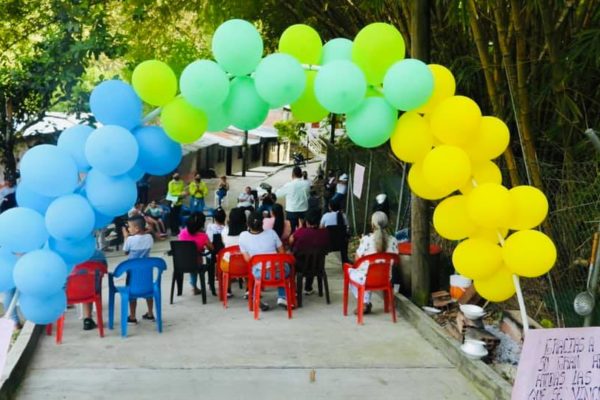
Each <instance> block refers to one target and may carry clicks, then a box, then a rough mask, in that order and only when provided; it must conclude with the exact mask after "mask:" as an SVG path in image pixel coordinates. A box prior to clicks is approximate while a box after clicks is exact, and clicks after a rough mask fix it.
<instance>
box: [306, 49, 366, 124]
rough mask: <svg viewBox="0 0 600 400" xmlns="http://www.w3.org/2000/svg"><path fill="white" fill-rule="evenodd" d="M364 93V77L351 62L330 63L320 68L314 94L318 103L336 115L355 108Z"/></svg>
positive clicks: (363, 96) (338, 61) (337, 61)
mask: <svg viewBox="0 0 600 400" xmlns="http://www.w3.org/2000/svg"><path fill="white" fill-rule="evenodd" d="M366 92H367V82H366V81H365V75H364V74H363V73H362V71H361V70H360V68H358V67H357V66H356V65H355V64H354V63H352V62H351V61H347V60H336V61H332V62H330V63H329V64H327V65H325V66H323V67H321V69H320V70H319V72H318V73H317V78H316V79H315V94H316V95H317V99H318V100H319V103H321V105H323V106H324V107H325V108H326V109H328V110H329V111H331V112H333V113H336V114H344V113H348V112H350V111H352V110H354V109H355V108H357V107H358V106H359V105H360V103H361V102H362V101H363V99H364V98H365V94H366Z"/></svg>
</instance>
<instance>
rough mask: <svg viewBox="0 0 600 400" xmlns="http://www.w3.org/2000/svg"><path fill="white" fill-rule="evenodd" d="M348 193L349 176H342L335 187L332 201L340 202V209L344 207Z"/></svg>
mask: <svg viewBox="0 0 600 400" xmlns="http://www.w3.org/2000/svg"><path fill="white" fill-rule="evenodd" d="M347 192H348V175H346V174H342V175H340V178H339V179H338V182H337V184H336V185H335V194H334V195H333V197H332V198H331V200H332V201H335V202H338V203H339V204H340V207H341V206H343V205H344V200H346V193H347Z"/></svg>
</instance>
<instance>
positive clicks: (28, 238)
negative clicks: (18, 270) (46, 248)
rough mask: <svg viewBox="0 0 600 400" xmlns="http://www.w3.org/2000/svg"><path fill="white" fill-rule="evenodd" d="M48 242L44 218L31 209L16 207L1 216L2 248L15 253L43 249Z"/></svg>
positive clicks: (0, 239)
mask: <svg viewBox="0 0 600 400" xmlns="http://www.w3.org/2000/svg"><path fill="white" fill-rule="evenodd" d="M46 240H48V231H47V230H46V224H45V223H44V217H43V216H42V215H41V214H40V213H38V212H37V211H34V210H32V209H29V208H24V207H15V208H11V209H10V210H7V211H5V212H3V213H2V214H0V246H2V247H6V248H7V249H8V250H10V251H12V252H13V253H27V252H28V251H32V250H35V249H39V248H41V247H42V246H43V245H44V243H45V242H46Z"/></svg>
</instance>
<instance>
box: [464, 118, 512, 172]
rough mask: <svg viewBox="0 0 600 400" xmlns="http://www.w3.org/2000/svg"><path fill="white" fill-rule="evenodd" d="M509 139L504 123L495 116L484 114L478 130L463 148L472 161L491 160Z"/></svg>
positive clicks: (503, 148) (502, 150)
mask: <svg viewBox="0 0 600 400" xmlns="http://www.w3.org/2000/svg"><path fill="white" fill-rule="evenodd" d="M509 141H510V132H509V130H508V127H507V126H506V124H505V123H504V122H503V121H502V120H500V119H498V118H496V117H490V116H485V117H483V118H481V125H480V126H479V131H478V132H477V133H476V134H475V135H474V137H473V140H472V141H470V142H469V143H467V144H466V146H465V150H466V152H467V153H468V154H469V156H470V157H471V159H472V160H473V162H476V163H477V162H481V161H486V160H493V159H494V158H497V157H499V156H500V155H501V154H502V153H504V150H506V148H507V147H508V143H509Z"/></svg>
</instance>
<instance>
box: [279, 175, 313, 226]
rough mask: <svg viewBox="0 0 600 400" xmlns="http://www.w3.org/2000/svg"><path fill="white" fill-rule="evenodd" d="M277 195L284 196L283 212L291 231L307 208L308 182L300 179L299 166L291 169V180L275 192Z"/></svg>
mask: <svg viewBox="0 0 600 400" xmlns="http://www.w3.org/2000/svg"><path fill="white" fill-rule="evenodd" d="M275 194H276V195H277V197H285V198H286V200H285V212H286V214H287V219H288V220H289V221H290V224H291V226H292V232H294V231H295V230H296V228H297V227H298V224H301V223H302V220H303V219H304V213H305V212H306V211H307V210H308V196H309V194H310V182H309V181H308V180H304V179H302V170H301V169H300V167H294V168H293V169H292V180H291V182H288V183H286V184H285V185H283V187H281V188H279V190H277V191H276V192H275Z"/></svg>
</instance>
